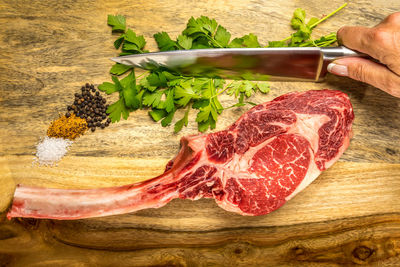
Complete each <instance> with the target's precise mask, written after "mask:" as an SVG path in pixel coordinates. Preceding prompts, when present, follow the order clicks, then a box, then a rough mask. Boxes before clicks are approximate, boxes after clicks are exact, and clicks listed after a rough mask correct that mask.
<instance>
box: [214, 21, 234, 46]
mask: <svg viewBox="0 0 400 267" xmlns="http://www.w3.org/2000/svg"><path fill="white" fill-rule="evenodd" d="M230 39H231V34H230V33H229V32H228V31H227V30H226V29H225V28H224V27H222V26H221V25H219V26H218V28H217V32H216V33H215V40H216V41H217V42H218V43H219V44H220V45H221V46H222V47H226V46H227V45H228V43H229V40H230Z"/></svg>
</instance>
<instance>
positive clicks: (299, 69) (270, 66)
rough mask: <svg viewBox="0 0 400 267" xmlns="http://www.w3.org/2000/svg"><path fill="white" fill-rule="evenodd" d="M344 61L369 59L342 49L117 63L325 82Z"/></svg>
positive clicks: (181, 55)
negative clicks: (329, 69) (330, 67)
mask: <svg viewBox="0 0 400 267" xmlns="http://www.w3.org/2000/svg"><path fill="white" fill-rule="evenodd" d="M342 57H367V56H366V55H365V54H361V53H358V52H356V51H353V50H350V49H348V48H346V47H344V46H339V47H322V48H321V47H279V48H219V49H193V50H176V51H167V52H154V53H144V54H135V55H128V56H121V57H114V58H112V60H113V61H115V62H118V63H121V64H124V65H129V66H134V67H137V68H142V69H146V70H152V69H159V68H165V69H168V70H172V71H175V72H177V73H181V74H183V75H190V76H205V77H218V76H219V77H221V78H226V79H245V80H303V81H321V80H323V79H324V78H325V76H326V74H327V66H328V64H329V63H330V62H332V61H333V60H335V59H338V58H342Z"/></svg>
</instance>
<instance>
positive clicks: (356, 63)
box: [328, 57, 400, 97]
mask: <svg viewBox="0 0 400 267" xmlns="http://www.w3.org/2000/svg"><path fill="white" fill-rule="evenodd" d="M328 71H329V72H331V73H333V74H336V75H339V76H347V77H350V78H352V79H354V80H357V81H361V82H365V83H368V84H370V85H373V86H375V87H377V88H379V89H382V90H383V91H385V92H387V93H389V94H391V95H393V96H396V97H400V77H399V76H398V75H397V74H395V73H393V72H392V71H391V70H389V69H388V68H387V67H385V66H384V65H381V64H379V63H375V62H373V61H371V60H368V59H365V58H356V57H353V58H351V57H350V58H342V59H338V60H335V61H334V62H332V63H330V64H329V65H328Z"/></svg>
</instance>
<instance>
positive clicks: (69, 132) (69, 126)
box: [47, 113, 88, 140]
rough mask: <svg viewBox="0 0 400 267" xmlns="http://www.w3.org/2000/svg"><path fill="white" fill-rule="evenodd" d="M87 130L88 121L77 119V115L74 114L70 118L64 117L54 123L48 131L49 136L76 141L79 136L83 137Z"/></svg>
mask: <svg viewBox="0 0 400 267" xmlns="http://www.w3.org/2000/svg"><path fill="white" fill-rule="evenodd" d="M87 129H88V126H87V122H86V120H85V119H81V118H79V117H76V116H75V114H74V113H72V114H71V115H70V116H69V117H66V116H65V115H64V116H61V117H60V118H58V119H57V120H54V121H52V122H51V124H50V127H49V129H48V130H47V136H49V137H62V138H66V139H70V140H74V139H75V138H77V137H78V136H80V135H82V134H83V133H84V132H85V131H86V130H87Z"/></svg>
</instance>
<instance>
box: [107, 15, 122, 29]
mask: <svg viewBox="0 0 400 267" xmlns="http://www.w3.org/2000/svg"><path fill="white" fill-rule="evenodd" d="M107 24H108V25H110V26H112V31H113V32H117V31H123V32H124V31H125V29H126V21H125V17H124V16H121V15H116V16H113V15H108V17H107Z"/></svg>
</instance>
